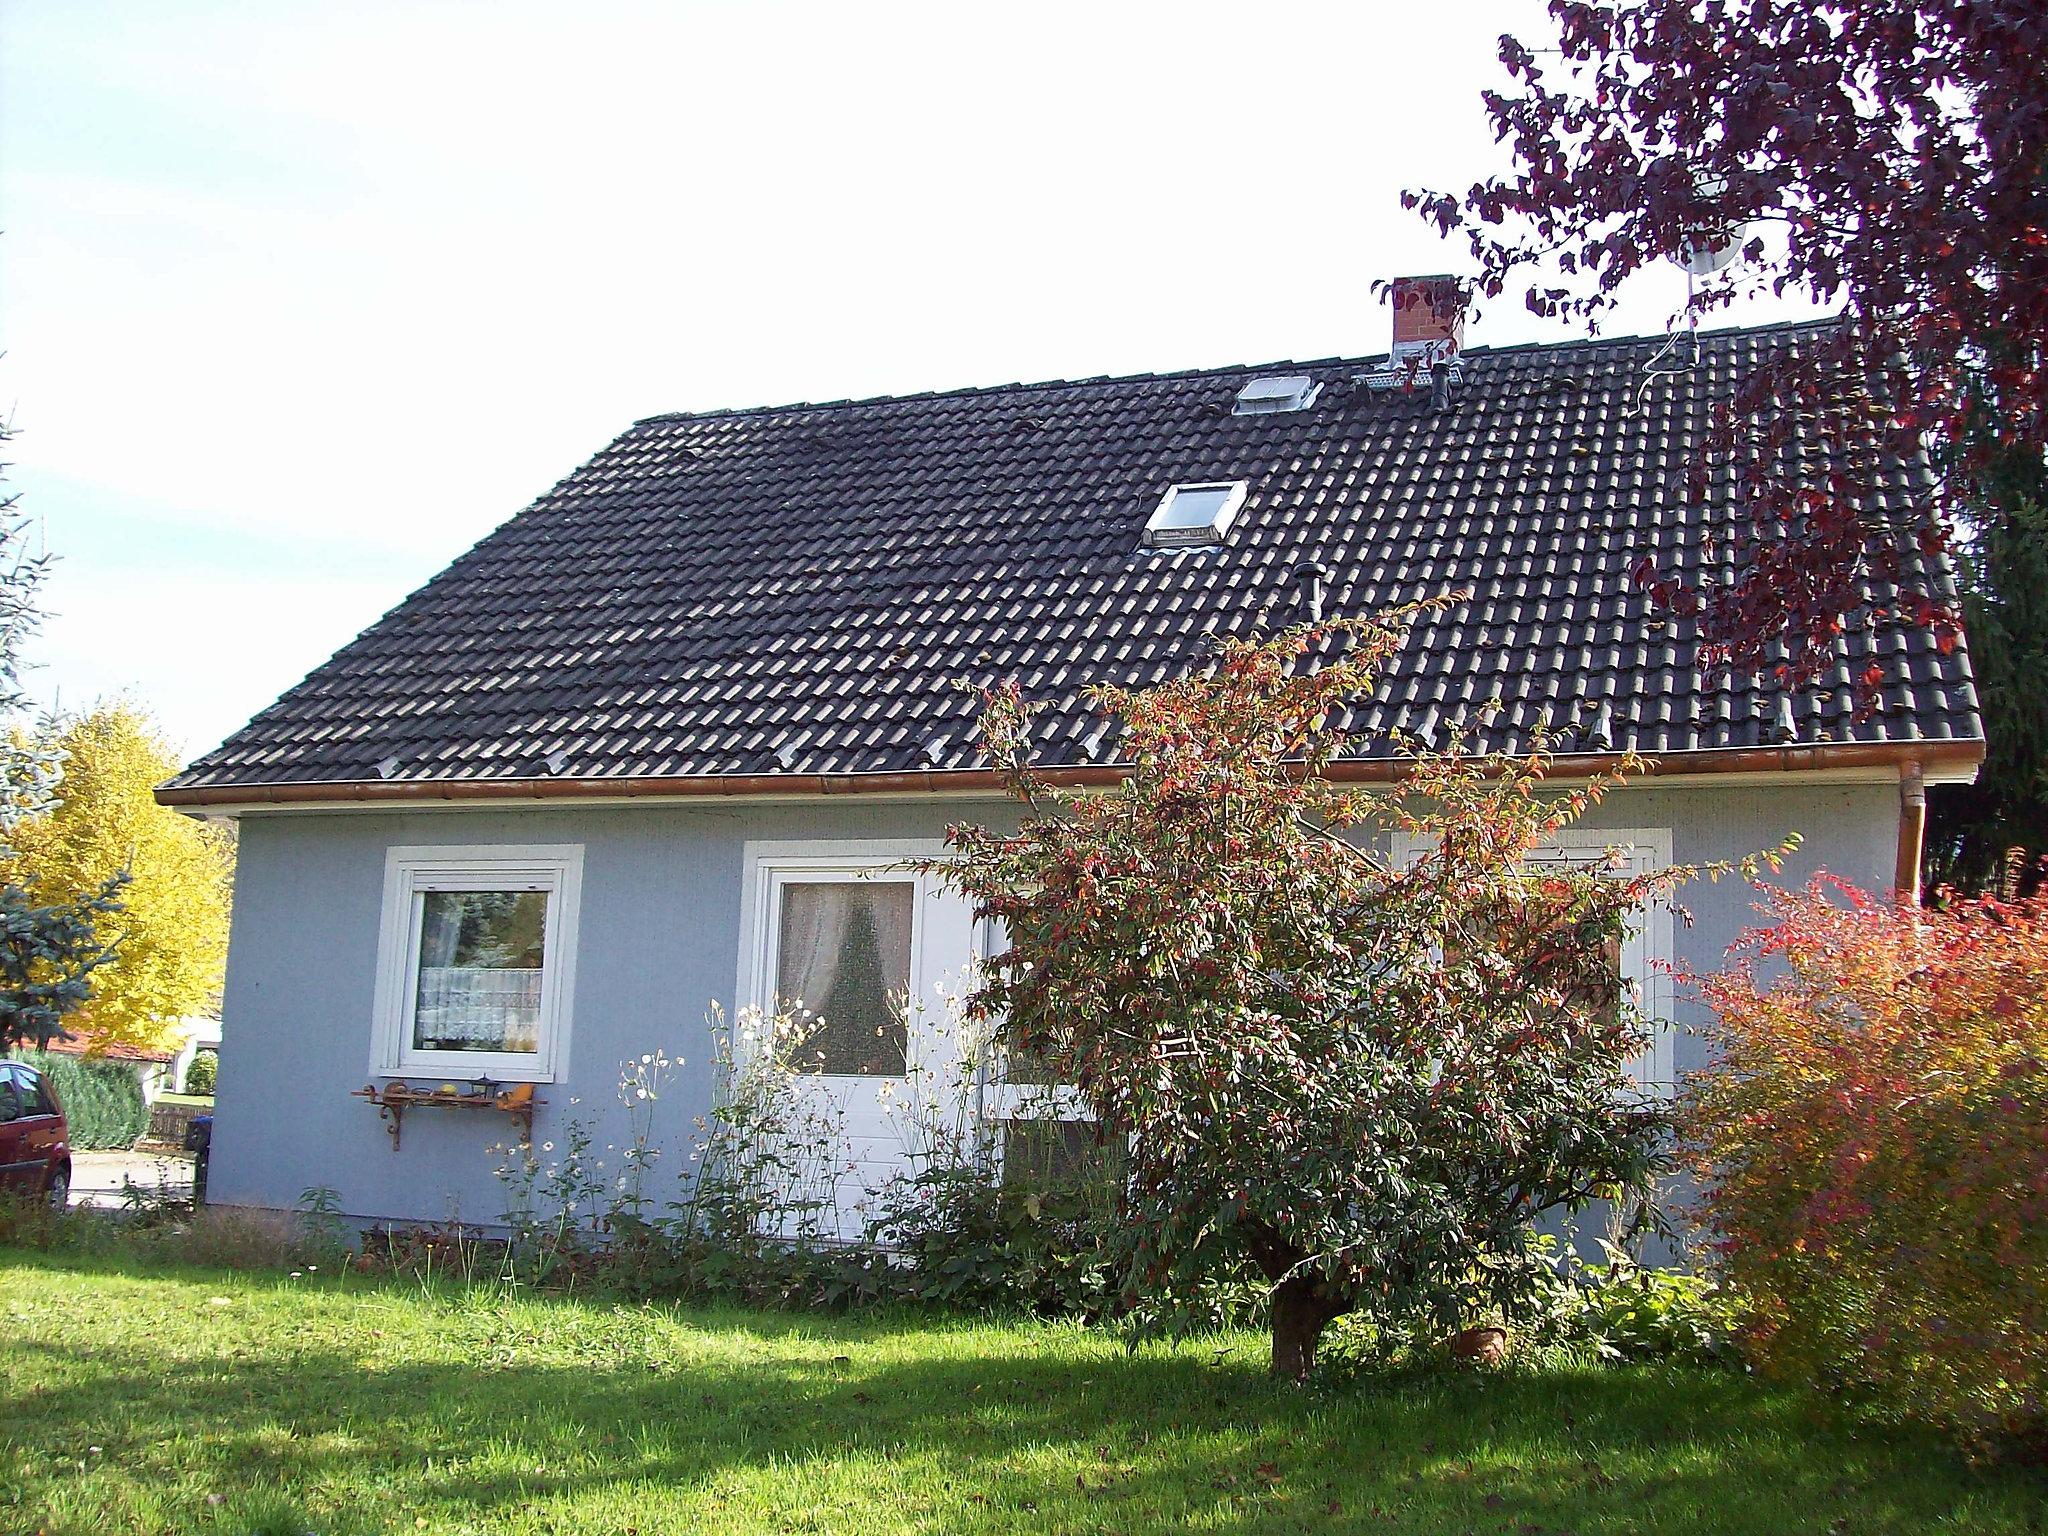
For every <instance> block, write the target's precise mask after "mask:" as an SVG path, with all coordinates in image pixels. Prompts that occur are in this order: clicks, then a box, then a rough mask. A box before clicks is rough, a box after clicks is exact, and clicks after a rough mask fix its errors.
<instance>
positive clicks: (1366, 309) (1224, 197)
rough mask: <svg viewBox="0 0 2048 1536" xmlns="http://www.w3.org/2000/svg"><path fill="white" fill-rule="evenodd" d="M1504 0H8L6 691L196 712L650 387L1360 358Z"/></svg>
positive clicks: (485, 510) (695, 405)
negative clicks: (15, 664)
mask: <svg viewBox="0 0 2048 1536" xmlns="http://www.w3.org/2000/svg"><path fill="white" fill-rule="evenodd" d="M1541 13H1542V7H1541V4H1540V0H1516V3H1468V0H1455V3H1443V4H1436V5H1427V6H1393V5H1386V4H1378V3H1371V0H1354V3H1352V4H1348V5H1333V6H1309V5H1284V4H1274V3H1267V0H1257V3H1249V0H1236V3H1232V4H1225V5H1215V6H1211V5H1202V4H1194V3H1181V4H1173V5H1167V6H1158V7H1151V6H1139V5H1135V4H1132V5H1109V4H1104V3H1100V0H1098V3H1095V4H1089V5H1080V6H1065V5H1058V4H1048V3H1036V4H1033V5H1030V6H993V5H963V4H958V3H954V4H948V5H940V6H932V7H910V6H894V5H885V4H881V3H878V0H869V3H863V4H859V5H852V4H846V3H843V0H841V3H834V4H822V5H815V6H797V5H789V6H780V5H770V4H751V5H741V4H738V3H732V4H683V3H667V4H651V5H632V4H624V3H590V4H576V5H565V4H562V3H560V0H552V3H541V4H524V3H512V0H496V3H493V4H490V5H479V4H445V5H436V4H427V3H405V4H390V5H379V4H373V3H365V0H352V3H350V4H347V5H336V4H333V3H331V0H330V3H320V4H292V3H286V0H249V3H246V4H230V3H216V4H206V3H196V0H184V3H176V4H171V3H163V4H146V3H143V0H124V3H113V4H99V3H94V0H0V348H4V351H5V356H4V358H0V410H11V414H12V418H13V422H14V425H15V427H16V428H17V429H18V431H19V434H20V435H19V437H18V438H17V439H16V440H15V442H14V443H13V444H11V445H10V446H11V448H12V454H11V457H12V458H13V459H14V460H15V465H14V468H13V469H12V470H11V471H10V474H9V478H10V480H11V482H12V485H13V488H14V489H16V490H18V491H20V492H21V493H22V504H21V505H22V510H23V511H26V512H29V513H32V514H34V515H35V516H37V517H38V518H40V519H41V520H42V521H43V525H44V527H45V529H46V531H47V538H48V543H49V548H50V549H51V551H52V552H53V553H55V554H56V555H58V556H59V557H60V559H59V564H58V566H57V569H56V572H55V574H54V575H53V577H52V579H51V582H50V586H49V588H48V606H49V608H50V609H51V611H52V612H51V618H50V620H49V622H48V624H47V625H46V628H45V633H44V636H43V638H42V639H41V640H40V641H39V642H38V643H37V645H36V647H35V649H34V652H33V654H34V656H35V659H36V660H37V661H38V662H39V663H40V667H41V670H40V671H39V672H38V673H37V674H36V675H35V678H34V684H35V686H36V688H37V690H38V692H39V693H40V694H41V695H42V696H43V697H44V698H45V699H48V698H51V697H53V696H56V697H61V700H62V703H63V704H64V705H65V706H66V707H83V706H85V705H87V704H89V703H91V702H92V701H93V700H94V699H96V698H98V697H102V696H105V695H107V694H109V693H113V692H117V691H122V690H126V691H130V692H132V693H134V694H135V695H137V696H138V697H139V698H141V699H142V700H143V701H144V702H146V703H148V704H149V705H151V706H152V707H153V708H154V709H155V710H156V711H157V712H158V715H159V717H160V718H161V719H162V720H163V722H164V724H165V726H166V728H167V729H168V731H169V732H170V734H171V735H172V737H173V738H174V739H175V740H177V741H178V742H179V743H180V744H181V745H182V746H183V747H184V748H185V749H186V750H187V751H188V752H190V753H197V752H199V751H202V750H204V749H206V748H208V747H210V746H212V745H213V744H214V743H215V742H216V741H217V740H219V739H220V738H221V737H222V736H223V735H225V734H226V733H227V732H229V731H231V730H232V729H234V728H235V727H236V726H238V725H239V724H241V722H242V721H243V720H244V719H246V718H247V717H248V716H249V715H251V714H252V713H254V712H255V711H256V710H258V709H260V708H261V707H263V706H264V705H265V704H267V703H268V702H270V700H271V699H272V698H274V697H275V696H276V695H277V694H278V693H280V692H281V691H282V690H283V689H284V688H286V687H288V686H289V685H290V684H291V683H293V682H295V681H296V680H297V679H298V678H299V677H301V676H302V675H303V674H304V673H305V672H306V671H307V670H309V669H310V668H311V667H313V666H315V665H316V664H318V663H319V662H320V661H321V660H323V659H324V658H325V657H326V656H327V655H329V654H330V653H331V652H332V651H333V650H335V649H336V648H337V647H338V646H340V645H341V644H342V643H343V642H345V641H346V640H348V639H349V638H350V637H351V636H352V635H354V634H355V633H356V632H358V631H359V630H361V629H362V628H363V627H365V626H366V625H368V624H369V623H370V622H371V621H372V620H373V619H375V618H376V617H377V616H378V614H380V613H382V612H383V611H384V610H385V609H387V608H389V607H390V606H391V605H392V604H394V603H396V602H397V601H398V600H399V599H400V598H402V597H403V596H404V595H405V594H406V593H407V592H408V591H410V590H412V589H413V588H414V587H416V586H418V585H419V584H420V583H421V582H422V581H424V580H425V579H426V578H427V577H428V576H430V575H431V574H432V573H433V572H434V571H435V570H437V569H438V568H439V567H440V566H442V565H443V564H445V563H446V562H447V561H448V560H449V559H450V558H452V557H453V556H454V555H455V554H457V553H459V552H460V551H461V550H462V549H464V548H466V547H467V546H468V545H469V544H471V543H473V542H474V541H475V540H476V539H478V538H479V537H481V536H482V535H483V534H484V533H486V532H488V531H489V530H490V529H491V528H492V527H493V526H495V525H496V524H497V523H499V522H502V521H503V520H504V519H505V518H507V517H509V516H511V515H512V514H513V513H514V512H516V511H518V510H519V508H520V507H521V506H523V505H525V504H526V503H527V502H528V501H530V500H532V499H533V498H534V497H535V496H537V495H539V494H540V493H541V492H542V491H543V490H545V489H546V488H547V487H548V486H549V485H550V484H552V483H553V482H554V481H555V480H556V479H558V478H559V477H560V476H561V475H563V474H564V473H566V472H567V471H569V470H570V469H572V468H573V467H575V465H577V464H578V463H580V462H581V461H582V460H584V459H585V458H587V457H589V456H590V455H591V454H592V453H594V452H595V451H596V450H597V449H598V448H599V447H601V446H602V445H603V444H604V443H605V442H606V441H608V440H609V439H610V438H611V437H612V436H613V435H614V434H616V433H617V432H618V431H619V430H620V429H621V428H623V427H625V426H626V425H627V424H628V423H629V422H631V421H632V420H633V419H635V418H636V417H640V416H646V415H651V414H654V413H656V412H659V411H665V410H687V409H706V408H711V407H717V406H737V405H758V404H768V403H777V402H782V401H789V400H802V399H813V400H817V399H836V398H841V397H846V396H860V395H871V394H880V393H891V392H906V391H914V390H923V389H938V388H948V387H952V386H956V385H965V384H990V383H1002V382H1006V381H1009V380H1014V379H1040V378H1058V377H1073V376H1080V375H1087V374H1098V373H1128V372H1141V371H1148V370H1165V369H1174V368H1184V367H1193V366H1199V365H1208V364H1228V363H1236V362H1245V363H1256V362H1264V361H1269V360H1277V359H1282V358H1289V357H1304V358H1306V357H1323V356H1329V355H1331V354H1340V353H1347V354H1356V353H1366V352H1372V351H1377V350H1383V349H1384V348H1385V345H1386V338H1387V329H1388V325H1387V320H1386V316H1385V313H1384V310H1383V309H1382V307H1381V306H1380V305H1378V304H1377V303H1376V302H1375V301H1374V299H1373V297H1372V294H1371V291H1370V284H1371V283H1372V281H1373V280H1374V279H1375V278H1382V277H1391V276H1396V275H1399V274H1402V273H1407V272H1431V271H1440V270H1464V269H1466V263H1465V261H1464V259H1463V250H1462V247H1457V246H1446V245H1443V244H1441V243H1439V242H1438V241H1437V240H1436V239H1435V238H1434V236H1433V235H1431V234H1430V233H1429V231H1428V230H1427V229H1425V228H1424V226H1423V225H1422V224H1421V223H1420V221H1419V220H1417V219H1415V218H1414V217H1413V216H1412V215H1410V214H1407V213H1404V212H1403V211H1402V210H1401V208H1400V206H1399V202H1398V194H1399V192H1400V189H1401V188H1402V187H1403V186H1413V185H1428V186H1432V187H1463V186H1466V185H1468V184H1470V183H1471V182H1472V181H1474V180H1477V179H1479V178H1481V177H1482V176H1485V175H1489V174H1492V173H1494V172H1495V171H1497V170H1500V169H1504V168H1505V161H1504V156H1503V153H1502V151H1501V150H1499V149H1498V148H1497V147H1496V146H1495V145H1493V144H1492V142H1491V140H1490V138H1489V137H1488V134H1487V132H1486V127H1485V121H1484V115H1483V112H1482V109H1481V107H1480V104H1479V100H1478V93H1479V91H1480V90H1481V89H1482V88H1483V87H1485V86H1488V85H1492V84H1495V83H1497V82H1498V81H1499V79H1500V70H1499V66H1498V64H1497V62H1496V60H1495V39H1496V38H1497V36H1498V35H1499V33H1500V32H1502V31H1503V30H1510V29H1512V30H1517V31H1520V32H1521V33H1522V34H1523V35H1525V36H1529V37H1532V38H1533V37H1535V36H1539V35H1541ZM1683 291H1684V286H1683V279H1682V278H1681V277H1680V276H1678V275H1677V274H1676V273H1675V272H1673V273H1671V274H1669V275H1668V277H1667V276H1666V275H1664V274H1658V275H1657V277H1656V278H1655V279H1645V280H1643V282H1642V283H1641V284H1640V285H1639V289H1638V291H1637V292H1635V293H1634V294H1632V295H1631V303H1630V307H1629V308H1628V309H1627V310H1626V311H1625V312H1624V314H1623V315H1622V316H1621V317H1620V318H1619V320H1618V322H1617V323H1615V324H1612V325H1610V326H1609V327H1608V329H1609V330H1610V331H1622V330H1636V331H1656V330H1661V329H1662V328H1663V326H1664V324H1665V322H1666V320H1667V318H1668V316H1669V314H1670V312H1671V310H1672V309H1673V308H1674V307H1675V306H1676V304H1677V303H1678V302H1679V301H1680V300H1681V298H1682V295H1683ZM1795 312H1797V306H1794V305H1792V304H1790V303H1787V304H1785V305H1781V306H1777V307H1775V308H1772V309H1765V308H1762V307H1751V308H1748V309H1745V310H1741V311H1738V312H1737V316H1738V317H1739V318H1745V319H1774V318H1779V317H1781V316H1782V315H1785V314H1791V313H1795ZM1563 334H1565V333H1564V332H1563V331H1562V330H1560V329H1559V328H1557V327H1556V326H1554V325H1547V324H1544V323H1540V322H1537V321H1535V320H1534V319H1532V318H1531V317H1530V316H1528V315H1527V314H1526V313H1524V312H1522V311H1521V310H1520V308H1519V306H1518V305H1516V304H1512V303H1507V302H1503V303H1502V304H1501V305H1499V306H1497V307H1496V309H1495V310H1494V311H1493V312H1491V313H1488V314H1486V315H1483V316H1482V317H1481V318H1480V319H1479V320H1478V322H1477V323H1476V324H1475V325H1474V326H1473V327H1472V328H1471V330H1470V331H1469V333H1468V338H1467V339H1468V341H1471V342H1489V343H1494V344H1501V343H1506V342H1514V341H1523V340H1530V339H1538V338H1543V337H1558V336H1562V335H1563Z"/></svg>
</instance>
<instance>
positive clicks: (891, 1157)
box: [740, 842, 974, 1238]
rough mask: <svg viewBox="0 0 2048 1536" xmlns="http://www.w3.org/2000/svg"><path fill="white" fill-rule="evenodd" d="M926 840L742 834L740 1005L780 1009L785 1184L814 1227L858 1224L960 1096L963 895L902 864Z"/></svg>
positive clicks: (841, 1229) (967, 944) (965, 938)
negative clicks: (794, 840) (771, 838)
mask: <svg viewBox="0 0 2048 1536" xmlns="http://www.w3.org/2000/svg"><path fill="white" fill-rule="evenodd" d="M936 851H938V845H937V844H916V845H909V844H900V843H898V844H887V845H881V844H875V843H865V842H863V843H805V844H774V843H757V844H749V845H748V848H747V870H748V894H749V902H748V909H747V920H746V923H745V925H744V932H743V935H742V941H743V942H742V961H741V977H740V1000H741V1006H742V1007H743V1008H747V1007H751V1008H755V1009H758V1010H760V1012H761V1013H762V1014H763V1015H766V1016H769V1017H773V1016H775V1015H777V1014H778V1013H779V1014H781V1015H782V1016H783V1017H784V1019H785V1020H786V1023H785V1034H784V1042H785V1049H786V1051H787V1060H788V1065H789V1067H790V1069H791V1076H790V1081H791V1084H792V1086H793V1087H794V1089H795V1091H796V1097H797V1100H798V1105H799V1108H798V1112H797V1126H796V1129H795V1133H794V1135H793V1136H792V1137H791V1142H792V1145H791V1146H790V1147H789V1148H788V1149H787V1153H786V1155H787V1159H788V1163H789V1174H788V1177H789V1180H790V1181H791V1183H792V1184H794V1185H796V1186H798V1187H797V1188H796V1189H795V1190H793V1194H794V1195H795V1196H796V1197H797V1198H798V1199H800V1200H802V1201H806V1202H816V1204H817V1207H818V1208H817V1210H816V1216H815V1220H816V1226H817V1229H818V1230H819V1231H820V1232H821V1233H822V1234H823V1235H827V1236H839V1237H847V1238H851V1237H857V1236H859V1235H860V1233H861V1231H862V1229H863V1227H864V1226H865V1224H866V1221H867V1217H868V1210H869V1207H870V1204H871V1202H870V1199H869V1197H870V1196H871V1195H872V1194H873V1193H874V1192H875V1191H877V1190H879V1189H880V1188H881V1187H882V1186H883V1185H885V1184H887V1183H888V1182H889V1181H890V1180H891V1179H893V1178H896V1177H898V1176H901V1175H904V1174H908V1173H912V1172H915V1171H916V1169H917V1167H918V1163H919V1158H920V1156H921V1155H922V1154H923V1153H924V1152H925V1151H926V1150H927V1149H928V1147H929V1145H930V1141H931V1138H932V1137H934V1136H936V1135H950V1134H954V1133H956V1131H958V1130H961V1129H966V1130H970V1131H971V1129H972V1128H971V1126H970V1125H968V1124H967V1123H966V1121H965V1119H964V1117H965V1116H966V1115H968V1114H970V1113H971V1112H972V1109H973V1090H974V1083H973V1080H972V1071H971V1067H970V1066H969V1065H968V1064H967V1062H966V1061H965V1060H964V1059H963V1056H962V1052H961V1039H960V1028H959V1010H958V1003H959V1000H960V998H961V996H962V995H963V993H964V990H965V989H966V987H967V986H968V985H969V974H968V973H969V968H970V965H971V963H972V959H973V955H972V948H973V940H974V922H973V909H972V907H971V905H970V904H969V902H968V901H967V899H966V898H965V897H963V896H961V895H960V894H959V893H958V892H956V891H954V890H952V889H951V888H950V887H948V886H947V885H946V883H945V882H944V881H943V880H940V879H938V878H937V877H935V876H933V875H930V874H920V873H918V872H916V871H914V870H911V869H908V868H905V867H904V861H905V860H907V859H910V858H913V857H916V856H918V855H921V854H925V853H930V852H936Z"/></svg>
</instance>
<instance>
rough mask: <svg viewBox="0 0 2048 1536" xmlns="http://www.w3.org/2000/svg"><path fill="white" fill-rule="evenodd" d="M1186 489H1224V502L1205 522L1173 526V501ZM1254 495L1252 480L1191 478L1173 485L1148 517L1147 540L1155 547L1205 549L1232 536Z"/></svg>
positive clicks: (1146, 541)
mask: <svg viewBox="0 0 2048 1536" xmlns="http://www.w3.org/2000/svg"><path fill="white" fill-rule="evenodd" d="M1185 491H1194V492H1199V491H1222V492H1223V493H1224V497H1223V502H1222V504H1221V505H1220V506H1218V507H1217V509H1216V511H1215V512H1214V513H1213V514H1211V516H1210V518H1209V521H1208V522H1207V523H1205V524H1197V525H1195V526H1193V527H1188V528H1175V527H1171V526H1169V519H1171V518H1172V516H1173V504H1174V502H1175V501H1176V500H1178V499H1179V497H1180V496H1181V493H1182V492H1185ZM1250 494H1251V482H1250V481H1249V480H1189V481H1185V482H1183V483H1182V484H1179V485H1169V486H1168V487H1167V488H1166V494H1165V495H1163V496H1161V497H1160V498H1159V505H1158V506H1156V507H1154V508H1153V509H1152V515H1151V517H1149V518H1148V519H1146V522H1145V543H1146V544H1147V545H1148V546H1150V547H1151V548H1153V549H1202V548H1205V547H1207V546H1209V545H1212V544H1221V543H1222V542H1223V541H1224V540H1226V539H1228V538H1229V537H1230V529H1231V525H1232V524H1234V523H1235V522H1236V521H1237V514H1238V513H1239V511H1241V510H1242V509H1243V507H1244V503H1245V498H1246V497H1247V496H1248V495H1250Z"/></svg>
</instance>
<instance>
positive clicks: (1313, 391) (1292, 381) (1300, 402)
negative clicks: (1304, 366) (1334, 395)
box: [1230, 373, 1323, 416]
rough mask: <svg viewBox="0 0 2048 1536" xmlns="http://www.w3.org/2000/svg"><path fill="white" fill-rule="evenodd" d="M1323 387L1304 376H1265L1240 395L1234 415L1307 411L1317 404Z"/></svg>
mask: <svg viewBox="0 0 2048 1536" xmlns="http://www.w3.org/2000/svg"><path fill="white" fill-rule="evenodd" d="M1322 392H1323V386H1322V385H1320V384H1318V383H1317V382H1316V381H1315V380H1314V379H1312V378H1310V377H1309V376H1308V375H1307V374H1305V373H1285V374H1272V373H1269V374H1265V375H1262V376H1261V377H1259V378H1256V379H1253V380H1252V381H1251V382H1250V383H1249V384H1247V385H1245V387H1244V388H1243V389H1240V390H1239V391H1238V392H1237V404H1235V405H1233V406H1232V407H1231V408H1230V414H1231V415H1233V416H1270V415H1273V414H1275V413H1277V412H1280V411H1305V410H1307V409H1308V408H1309V407H1310V406H1312V405H1314V404H1315V403H1316V396H1317V395H1319V394H1321V393H1322Z"/></svg>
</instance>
